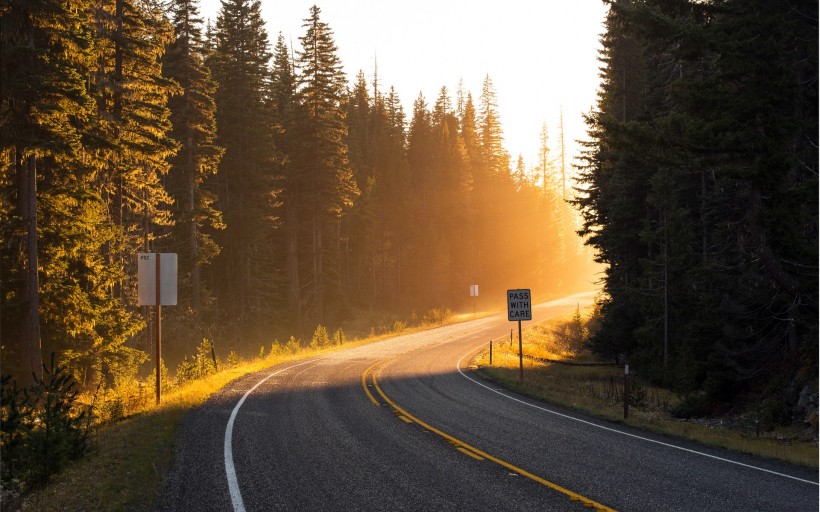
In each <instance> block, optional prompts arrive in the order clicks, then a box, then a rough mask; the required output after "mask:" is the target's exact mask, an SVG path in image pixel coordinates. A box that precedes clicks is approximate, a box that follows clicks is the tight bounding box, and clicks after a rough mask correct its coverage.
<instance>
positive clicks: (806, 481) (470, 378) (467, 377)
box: [456, 345, 820, 485]
mask: <svg viewBox="0 0 820 512" xmlns="http://www.w3.org/2000/svg"><path fill="white" fill-rule="evenodd" d="M483 347H484V345H481V346H480V347H477V348H474V349H472V350H470V351H469V352H467V353H466V354H464V355H463V356H461V359H459V360H458V362H457V363H456V370H458V373H460V374H461V376H462V377H464V378H465V379H467V380H469V381H472V382H473V383H474V384H478V385H479V386H481V387H483V388H485V389H488V390H490V391H492V392H493V393H496V394H499V395H501V396H503V397H504V398H508V399H510V400H513V401H515V402H518V403H521V404H524V405H527V406H529V407H533V408H535V409H539V410H541V411H544V412H548V413H550V414H554V415H556V416H561V417H562V418H566V419H569V420H573V421H577V422H579V423H584V424H586V425H590V426H592V427H596V428H600V429H603V430H608V431H609V432H614V433H616V434H621V435H624V436H628V437H633V438H635V439H640V440H642V441H646V442H649V443H655V444H659V445H661V446H666V447H668V448H674V449H676V450H682V451H685V452H689V453H694V454H696V455H702V456H704V457H709V458H710V459H716V460H719V461H723V462H728V463H730V464H736V465H738V466H743V467H746V468H750V469H756V470H758V471H763V472H765V473H771V474H773V475H777V476H782V477H784V478H791V479H792V480H797V481H798V482H804V483H807V484H812V485H820V484H819V483H818V482H813V481H811V480H804V479H803V478H798V477H796V476H792V475H787V474H785V473H778V472H777V471H772V470H770V469H765V468H761V467H758V466H752V465H750V464H745V463H743V462H738V461H736V460H731V459H725V458H723V457H718V456H717V455H711V454H708V453H704V452H699V451H697V450H692V449H689V448H684V447H682V446H677V445H674V444H670V443H664V442H663V441H657V440H655V439H649V438H648V437H642V436H639V435H635V434H630V433H629V432H624V431H622V430H618V429H614V428H610V427H605V426H603V425H598V424H597V423H593V422H591V421H586V420H582V419H580V418H575V417H572V416H569V415H567V414H562V413H560V412H556V411H553V410H550V409H547V408H546V407H540V406H538V405H535V404H532V403H529V402H526V401H524V400H520V399H518V398H516V397H514V396H511V395H508V394H506V393H503V392H501V391H499V390H497V389H493V388H491V387H490V386H487V385H486V384H482V383H481V382H479V381H477V380H475V379H473V378H472V377H469V376H468V375H467V374H465V373H464V372H463V371H461V362H462V361H463V360H464V358H465V357H467V356H469V355H472V354H474V353H475V352H477V351H478V350H480V349H481V348H483Z"/></svg>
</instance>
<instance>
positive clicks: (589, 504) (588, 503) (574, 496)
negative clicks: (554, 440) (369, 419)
mask: <svg viewBox="0 0 820 512" xmlns="http://www.w3.org/2000/svg"><path fill="white" fill-rule="evenodd" d="M383 362H384V361H379V363H383ZM379 363H376V364H374V365H373V366H371V367H370V368H368V369H367V370H365V373H364V374H362V382H363V383H364V381H365V375H366V374H367V373H371V372H372V373H371V377H372V378H373V386H374V387H375V388H376V391H377V392H378V393H379V395H381V397H382V398H383V399H384V400H385V402H387V403H388V404H390V406H391V407H393V409H395V410H396V411H398V413H399V414H400V415H402V416H405V417H407V418H409V419H410V420H412V421H414V422H416V423H417V424H419V425H420V426H422V427H424V428H425V429H427V430H429V431H430V432H434V433H436V434H438V435H439V436H441V437H443V438H444V439H446V440H447V441H449V442H450V443H452V444H453V445H455V446H456V447H458V449H459V451H462V452H463V453H465V454H467V455H470V456H471V457H473V458H476V456H477V457H482V458H484V459H487V460H490V461H492V462H495V463H496V464H498V465H500V466H502V467H505V468H507V469H509V470H510V471H514V472H515V473H518V474H519V475H521V476H525V477H527V478H529V479H530V480H533V481H535V482H538V483H539V484H542V485H545V486H547V487H549V488H550V489H553V490H555V491H558V492H560V493H562V494H565V495H567V496H568V497H569V499H570V500H572V501H580V502H581V503H582V504H583V505H584V507H586V508H594V509H595V510H599V511H601V512H616V511H615V510H614V509H612V508H610V507H607V506H606V505H602V504H600V503H598V502H596V501H593V500H591V499H589V498H586V497H584V496H581V495H580V494H578V493H576V492H573V491H570V490H569V489H566V488H564V487H561V486H560V485H558V484H555V483H553V482H550V481H549V480H545V479H543V478H541V477H540V476H537V475H534V474H532V473H530V472H529V471H527V470H525V469H521V468H519V467H518V466H514V465H512V464H510V463H509V462H506V461H503V460H501V459H499V458H497V457H493V456H492V455H490V454H489V453H486V452H483V451H481V450H479V449H478V448H475V447H474V446H471V445H469V444H467V443H465V442H463V441H461V440H459V439H456V438H455V437H453V436H451V435H449V434H447V433H446V432H443V431H441V430H439V429H437V428H435V427H433V426H432V425H430V424H428V423H425V422H424V421H422V420H420V419H418V418H416V417H415V416H413V415H412V414H410V413H409V412H407V411H406V410H405V409H402V408H401V407H399V405H398V404H396V403H395V402H394V401H393V400H391V399H390V397H388V396H387V394H385V392H384V391H382V388H381V387H380V386H379V382H378V380H376V373H375V372H374V371H373V368H374V367H375V366H376V365H378V364H379ZM365 391H366V392H367V394H368V396H370V397H371V398H370V399H371V400H374V401H375V399H374V398H373V397H372V395H371V394H370V392H368V391H367V387H366V386H365ZM468 452H471V453H468Z"/></svg>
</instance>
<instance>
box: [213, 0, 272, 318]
mask: <svg viewBox="0 0 820 512" xmlns="http://www.w3.org/2000/svg"><path fill="white" fill-rule="evenodd" d="M215 39H216V44H215V50H214V53H213V54H212V55H211V56H210V59H209V65H210V67H211V72H212V76H213V78H214V80H215V81H216V83H217V90H216V94H215V100H216V105H217V110H216V120H217V140H216V143H217V144H218V145H219V146H221V147H223V148H225V153H224V155H223V157H222V160H221V162H220V165H219V174H218V176H217V181H218V188H217V195H218V198H219V202H218V206H219V208H220V209H221V211H222V212H223V216H224V221H225V224H226V229H225V230H224V231H223V232H222V233H220V234H219V235H218V236H216V237H215V238H216V240H217V243H218V244H219V245H220V246H221V247H222V251H221V253H220V255H219V257H218V258H217V260H216V261H215V264H214V265H213V266H212V267H211V270H210V272H212V275H213V276H214V278H215V279H214V280H213V282H215V283H217V284H218V292H219V293H218V295H219V300H220V304H221V309H222V310H223V312H225V313H226V314H227V315H228V318H229V320H231V321H235V320H238V319H241V318H245V319H246V321H249V320H251V319H253V318H262V319H264V318H269V317H270V312H271V311H270V310H271V307H272V303H271V301H272V300H273V297H274V294H275V289H276V285H275V282H274V281H273V279H274V278H275V274H274V273H273V272H272V268H273V265H272V261H271V260H270V258H271V256H272V251H271V236H272V233H273V230H274V228H275V225H274V223H273V221H274V219H272V218H271V213H272V209H273V206H274V201H275V198H276V193H277V188H276V187H277V181H276V178H277V177H276V176H274V175H273V174H272V171H273V165H272V160H273V158H274V154H273V151H272V144H271V137H272V134H271V133H270V123H269V116H268V115H267V112H266V109H265V105H264V100H265V92H266V89H267V87H268V85H267V80H268V77H269V71H268V67H267V66H268V62H269V61H270V58H271V55H270V51H269V49H268V36H267V33H266V32H265V29H264V22H263V20H262V16H261V4H260V2H259V1H258V0H254V1H251V0H230V1H226V2H223V3H222V9H221V11H220V13H219V17H218V19H217V22H216V31H215ZM248 323H249V324H252V323H253V322H248Z"/></svg>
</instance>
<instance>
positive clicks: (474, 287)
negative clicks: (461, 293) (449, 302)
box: [470, 284, 478, 297]
mask: <svg viewBox="0 0 820 512" xmlns="http://www.w3.org/2000/svg"><path fill="white" fill-rule="evenodd" d="M470 297H478V285H477V284H471V285H470Z"/></svg>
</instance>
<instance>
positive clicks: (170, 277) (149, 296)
mask: <svg viewBox="0 0 820 512" xmlns="http://www.w3.org/2000/svg"><path fill="white" fill-rule="evenodd" d="M157 259H159V262H157ZM157 263H159V264H157ZM157 268H159V279H157ZM158 284H159V291H160V293H159V295H160V297H159V301H160V303H159V305H160V306H176V305H177V255H176V253H174V252H165V253H142V252H141V253H139V254H138V256H137V303H138V304H139V305H140V306H156V305H157V285H158Z"/></svg>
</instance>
